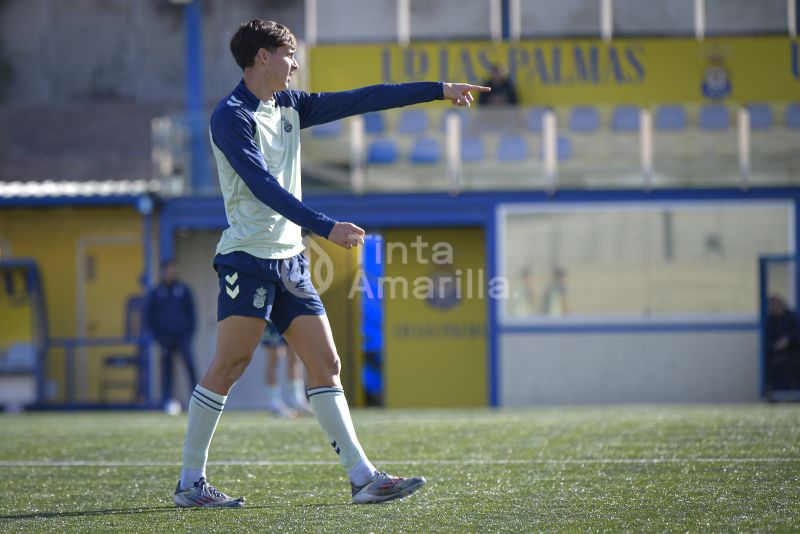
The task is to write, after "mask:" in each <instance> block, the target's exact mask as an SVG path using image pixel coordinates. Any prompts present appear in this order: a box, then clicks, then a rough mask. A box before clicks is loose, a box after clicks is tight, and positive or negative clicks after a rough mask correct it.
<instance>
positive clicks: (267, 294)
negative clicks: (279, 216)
mask: <svg viewBox="0 0 800 534" xmlns="http://www.w3.org/2000/svg"><path fill="white" fill-rule="evenodd" d="M214 270H216V271H217V275H218V276H219V298H218V299H217V320H218V321H221V320H223V319H225V318H226V317H230V316H231V315H244V316H246V317H259V318H261V319H267V320H269V321H270V322H272V324H274V325H275V328H277V329H278V332H280V333H281V334H283V333H284V332H285V331H286V329H287V328H289V325H290V324H291V323H292V320H294V318H295V317H297V316H299V315H324V314H325V307H324V306H323V305H322V301H321V300H320V299H319V294H318V293H317V290H316V288H315V287H314V284H312V283H311V272H310V269H309V261H308V258H307V257H306V256H305V255H304V254H298V255H297V256H294V257H292V258H286V259H280V260H265V259H261V258H256V257H255V256H252V255H250V254H247V253H246V252H239V251H237V252H231V253H229V254H217V255H216V257H215V258H214Z"/></svg>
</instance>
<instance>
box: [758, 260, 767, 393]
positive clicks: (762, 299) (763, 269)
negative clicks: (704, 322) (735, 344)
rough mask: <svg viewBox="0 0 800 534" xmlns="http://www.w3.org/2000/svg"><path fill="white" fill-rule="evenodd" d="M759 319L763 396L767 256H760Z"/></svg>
mask: <svg viewBox="0 0 800 534" xmlns="http://www.w3.org/2000/svg"><path fill="white" fill-rule="evenodd" d="M758 295H759V299H758V301H759V302H758V319H759V325H760V328H759V329H758V349H759V350H758V354H759V356H760V358H759V365H758V370H759V373H760V375H761V376H760V380H759V388H758V389H759V393H760V396H761V398H764V395H765V394H766V392H767V340H766V337H765V335H764V328H765V326H766V324H767V258H765V257H763V256H762V257H760V258H758Z"/></svg>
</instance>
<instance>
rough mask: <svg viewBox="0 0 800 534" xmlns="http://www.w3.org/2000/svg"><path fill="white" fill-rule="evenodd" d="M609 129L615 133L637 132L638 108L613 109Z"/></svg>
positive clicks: (621, 107)
mask: <svg viewBox="0 0 800 534" xmlns="http://www.w3.org/2000/svg"><path fill="white" fill-rule="evenodd" d="M611 128H612V129H613V130H614V131H615V132H638V131H639V108H638V107H637V106H619V107H616V108H614V114H613V115H612V117H611Z"/></svg>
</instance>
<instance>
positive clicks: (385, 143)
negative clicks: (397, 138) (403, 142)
mask: <svg viewBox="0 0 800 534" xmlns="http://www.w3.org/2000/svg"><path fill="white" fill-rule="evenodd" d="M396 161H397V144H396V143H395V142H394V141H392V140H391V139H376V140H374V141H372V142H371V143H370V144H369V148H368V149H367V163H368V164H370V165H389V164H392V163H394V162H396Z"/></svg>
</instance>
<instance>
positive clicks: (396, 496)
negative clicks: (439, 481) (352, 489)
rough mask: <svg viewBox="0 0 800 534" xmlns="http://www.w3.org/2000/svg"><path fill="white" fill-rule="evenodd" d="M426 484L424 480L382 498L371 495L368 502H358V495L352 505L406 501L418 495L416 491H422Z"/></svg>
mask: <svg viewBox="0 0 800 534" xmlns="http://www.w3.org/2000/svg"><path fill="white" fill-rule="evenodd" d="M426 483H427V481H426V480H425V479H424V478H423V479H421V480H420V481H419V482H417V483H416V484H413V485H411V486H408V487H407V488H405V489H403V490H402V491H398V492H397V493H393V494H391V495H381V496H377V495H370V496H369V499H368V500H357V499H358V495H356V496H355V497H353V502H352V504H379V503H383V502H389V501H396V500H399V499H405V498H406V497H409V496H411V494H412V493H416V491H417V490H418V489H420V488H421V487H422V486H424V485H425V484H426Z"/></svg>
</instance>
